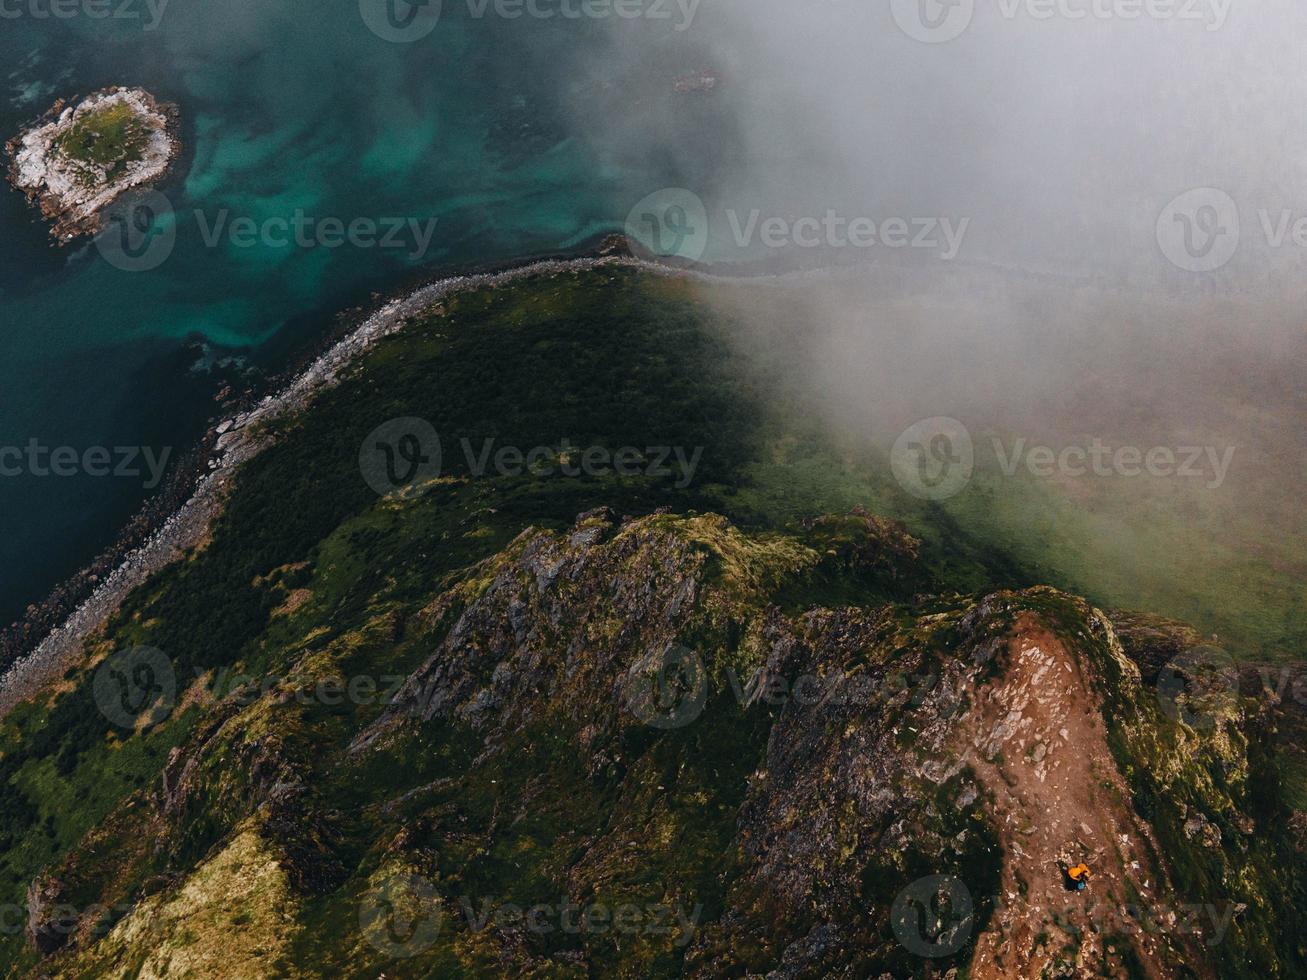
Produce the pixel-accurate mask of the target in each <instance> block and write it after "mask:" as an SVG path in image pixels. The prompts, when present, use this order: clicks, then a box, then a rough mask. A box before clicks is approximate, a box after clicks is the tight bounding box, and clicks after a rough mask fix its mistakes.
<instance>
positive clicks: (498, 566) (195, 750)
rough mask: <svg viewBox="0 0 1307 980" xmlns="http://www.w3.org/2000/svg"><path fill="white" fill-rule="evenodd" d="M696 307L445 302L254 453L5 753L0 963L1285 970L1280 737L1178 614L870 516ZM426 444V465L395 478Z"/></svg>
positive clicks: (611, 285) (1290, 893)
mask: <svg viewBox="0 0 1307 980" xmlns="http://www.w3.org/2000/svg"><path fill="white" fill-rule="evenodd" d="M596 279H599V280H601V281H602V288H600V289H598V290H595V289H594V282H595V280H596ZM677 288H678V287H677V286H676V284H672V283H659V284H656V285H655V286H653V287H650V286H649V285H648V284H639V285H636V284H635V277H634V276H628V275H627V274H626V273H623V272H613V271H600V272H598V273H595V274H594V275H593V276H591V277H589V278H588V279H586V278H582V277H571V276H559V277H555V278H550V279H545V280H544V281H542V282H541V283H535V284H532V285H531V287H530V288H529V289H528V288H525V287H523V288H520V289H519V288H516V287H515V288H514V289H513V290H500V291H496V290H484V291H479V292H476V293H472V294H468V295H460V296H455V297H451V298H449V299H448V300H447V302H446V304H445V305H444V306H442V308H441V309H440V310H438V311H432V312H430V313H429V314H428V315H427V316H425V317H422V318H418V319H417V320H416V321H415V322H414V323H413V324H412V325H410V327H409V328H407V329H406V330H405V331H403V332H401V334H400V335H398V336H395V337H392V338H389V339H388V340H386V341H385V342H383V343H381V344H379V345H378V347H377V349H376V350H375V351H374V352H372V353H371V354H369V355H368V357H367V359H366V360H365V361H364V362H363V363H361V364H359V365H358V366H357V367H356V368H355V369H353V370H352V371H349V372H346V373H345V377H344V378H343V380H342V383H341V384H340V385H339V386H338V387H337V388H335V389H331V390H329V391H325V392H323V393H322V394H321V395H320V396H319V397H318V398H317V399H316V400H315V402H314V403H313V404H312V405H311V406H310V407H309V408H308V410H307V411H305V412H304V413H302V414H301V415H297V416H295V417H293V418H287V419H283V420H280V421H279V422H278V423H277V426H275V427H274V428H273V429H270V430H269V431H268V432H267V433H266V435H267V437H268V438H269V440H270V442H271V443H272V445H271V446H270V448H269V449H267V450H266V451H265V452H264V453H263V454H260V455H259V456H258V457H256V458H254V459H251V460H250V461H249V462H248V463H246V464H245V465H244V467H243V468H242V469H241V470H240V471H239V473H237V474H236V475H235V476H234V477H233V488H232V491H231V494H230V497H229V499H228V502H227V505H226V509H225V511H224V514H223V516H222V517H221V518H220V519H219V521H218V522H217V523H216V524H215V526H214V529H213V533H212V535H211V536H210V537H209V538H208V539H206V540H205V541H204V543H203V544H202V545H201V546H200V547H199V548H197V549H195V550H194V551H193V552H192V553H190V554H189V555H188V556H187V557H186V558H185V559H183V560H182V561H179V562H177V563H176V564H174V565H172V566H169V567H168V568H165V569H163V570H162V571H160V572H158V573H156V574H155V575H154V576H153V577H152V578H151V579H150V580H149V581H148V582H146V583H145V584H144V585H143V586H141V587H140V588H139V589H137V590H136V591H135V592H134V593H133V594H132V595H131V596H129V597H128V599H127V601H126V602H125V603H124V604H123V606H122V608H121V609H120V610H119V611H118V613H117V615H116V616H114V617H113V619H112V620H111V622H110V623H109V625H108V626H107V627H106V629H105V630H104V631H103V632H102V633H101V634H98V635H97V636H96V637H94V638H93V639H92V641H91V642H90V643H88V644H87V647H86V649H85V651H84V656H83V658H82V659H81V660H80V661H79V662H78V663H76V664H75V665H74V666H73V668H72V669H71V670H69V671H68V673H67V674H66V675H65V676H64V677H62V678H60V679H59V680H58V681H57V682H56V683H55V684H53V685H52V686H51V687H50V688H49V689H47V690H45V691H43V692H42V693H41V694H40V696H39V697H37V698H35V699H34V700H32V701H30V702H27V703H24V704H22V705H19V706H18V707H17V708H16V709H15V710H14V711H13V712H12V713H10V714H9V715H8V716H6V717H5V718H4V720H3V722H2V723H0V785H3V786H4V787H5V790H6V792H5V795H4V796H3V797H0V889H3V897H2V899H0V963H3V965H4V967H5V971H4V972H5V973H7V974H9V975H15V976H29V975H31V976H42V975H53V976H69V977H73V976H97V977H98V976H117V977H135V976H176V975H183V974H187V973H189V974H190V975H194V976H224V977H263V976H306V977H307V976H322V975H332V976H334V975H340V976H357V977H376V976H379V975H383V974H384V975H385V976H387V977H425V976H432V975H436V976H460V975H469V976H502V975H505V974H515V973H516V974H521V975H524V976H576V977H582V976H595V975H601V976H609V975H616V976H632V977H635V976H639V977H644V976H687V975H688V976H698V977H715V976H741V975H769V976H776V977H826V976H836V977H862V976H873V977H878V978H879V977H883V976H885V975H889V976H891V977H907V976H948V975H949V972H950V971H952V970H956V971H957V973H956V974H954V976H1029V977H1039V976H1102V975H1108V976H1121V977H1136V976H1148V977H1171V976H1177V977H1184V976H1220V977H1226V976H1230V977H1239V976H1249V977H1252V976H1258V977H1274V976H1284V977H1289V976H1295V975H1300V974H1301V973H1302V972H1303V970H1304V966H1305V960H1307V955H1305V954H1304V950H1303V948H1302V940H1301V939H1300V938H1299V937H1301V936H1303V935H1304V934H1307V930H1304V929H1303V922H1302V915H1301V912H1300V909H1302V908H1303V907H1304V903H1303V899H1304V896H1303V886H1302V868H1303V859H1302V845H1303V840H1302V822H1303V818H1302V815H1301V814H1295V812H1294V811H1293V809H1292V808H1291V806H1290V805H1289V804H1288V803H1287V802H1286V800H1287V799H1288V796H1287V794H1286V793H1285V792H1284V791H1283V788H1282V787H1281V786H1280V785H1279V774H1280V772H1281V770H1280V768H1279V765H1280V758H1281V757H1280V755H1278V754H1277V752H1278V749H1277V743H1276V741H1275V739H1276V738H1277V737H1283V735H1282V733H1280V734H1277V730H1278V729H1281V728H1283V727H1284V726H1285V725H1287V724H1289V718H1288V716H1286V715H1284V714H1283V712H1281V711H1279V710H1269V709H1268V705H1269V702H1267V701H1266V700H1265V699H1262V698H1251V697H1244V696H1241V695H1240V694H1239V692H1238V677H1237V676H1236V677H1235V678H1234V683H1233V684H1231V683H1228V681H1229V680H1230V677H1229V672H1228V671H1227V670H1225V666H1224V664H1223V662H1222V661H1221V659H1220V657H1219V656H1218V655H1217V654H1216V653H1214V652H1213V651H1211V650H1209V649H1208V648H1206V647H1204V645H1203V643H1202V640H1201V638H1200V637H1199V636H1198V635H1197V634H1196V633H1195V632H1194V631H1192V630H1189V629H1187V628H1186V627H1184V626H1183V625H1181V624H1177V623H1172V622H1169V621H1166V620H1161V619H1156V618H1153V617H1148V616H1145V615H1141V614H1132V613H1123V612H1119V611H1116V610H1109V611H1106V612H1105V611H1102V610H1100V609H1098V608H1096V607H1095V605H1094V604H1093V603H1091V602H1089V601H1087V600H1085V599H1082V598H1079V597H1076V596H1073V595H1069V594H1067V593H1066V592H1064V591H1059V590H1057V589H1053V588H1049V587H1046V586H1038V585H1033V584H1032V583H1031V582H1030V581H1029V580H1028V577H1027V576H1025V575H1023V574H1022V571H1021V570H1020V569H1019V568H1014V567H1012V566H1011V565H1010V564H1007V563H1005V562H1004V561H1003V560H1002V557H1001V556H995V555H992V554H990V553H988V552H987V551H986V549H984V548H980V547H977V545H976V542H974V541H972V540H970V539H969V538H968V537H967V535H966V532H965V530H964V529H961V528H957V527H954V526H950V525H948V524H946V523H936V524H931V523H928V522H922V523H920V524H919V525H918V526H914V527H911V528H909V527H907V526H905V525H904V524H902V523H899V522H898V521H895V520H889V519H885V518H883V517H879V516H876V515H874V514H873V513H871V511H872V510H875V509H876V508H875V507H870V506H869V507H868V509H862V508H861V507H859V508H853V507H852V506H851V504H852V502H853V501H849V500H848V498H849V497H852V498H854V500H855V501H857V502H861V501H862V500H864V499H865V500H866V501H867V503H868V504H872V503H875V502H877V501H878V500H879V501H880V502H882V503H887V504H894V503H896V498H894V497H893V496H891V495H890V494H889V493H888V492H886V491H884V488H883V486H881V485H879V484H876V483H874V482H872V481H867V482H860V483H854V482H853V481H848V480H846V479H845V474H844V473H843V471H841V470H839V468H838V466H837V465H836V464H832V463H831V462H830V456H829V455H824V454H826V453H827V450H825V449H823V448H822V447H821V444H820V443H819V442H817V441H816V439H815V438H814V439H809V440H808V441H804V440H803V439H799V438H796V437H793V434H792V432H789V431H780V430H778V429H775V428H771V427H770V426H772V423H771V421H770V417H769V415H768V413H767V411H766V408H765V405H763V404H762V399H760V398H758V397H757V393H758V392H759V391H765V390H768V389H767V388H766V386H765V385H764V384H763V383H762V382H761V381H758V380H757V379H756V377H755V378H753V379H752V380H750V376H749V375H747V374H746V373H744V370H743V368H741V369H740V370H739V371H738V372H737V371H736V369H735V367H738V366H735V367H732V366H731V356H732V355H731V354H730V348H728V347H727V346H726V345H724V344H721V343H719V342H718V341H717V340H715V339H714V335H713V333H712V331H711V330H710V329H706V328H703V327H702V326H694V327H693V328H692V327H691V326H687V324H690V323H692V321H691V320H690V318H689V314H688V313H686V311H685V307H683V306H681V305H678V298H677V293H676V290H677ZM651 289H652V290H653V291H654V294H653V296H652V297H651ZM653 300H656V302H654V301H653ZM651 309H657V310H660V317H661V319H660V320H659V322H657V323H652V322H651V321H650V319H649V317H650V314H649V312H648V311H649V310H651ZM578 311H579V312H578ZM613 324H620V325H621V326H620V329H618V328H616V327H614V328H613V329H612V330H611V332H610V333H604V332H602V330H601V328H602V327H605V326H607V327H612V325H613ZM669 324H670V326H669ZM456 326H457V329H456ZM728 367H731V369H730V370H728V369H727V368H728ZM576 377H580V378H582V379H584V383H582V384H577V383H576V382H575V378H576ZM632 377H638V378H639V379H640V381H639V383H633V382H630V381H629V379H630V378H632ZM742 378H743V379H745V380H741V379H742ZM764 380H765V379H764ZM669 392H670V394H669ZM415 417H416V418H428V419H437V420H439V421H440V435H441V439H442V442H443V445H444V447H445V449H446V452H445V454H444V461H443V462H444V465H443V469H442V470H441V472H439V473H435V474H429V475H428V477H429V478H428V479H426V480H425V481H424V482H420V483H419V482H409V483H406V484H405V485H403V486H400V485H396V486H394V487H392V488H389V489H387V488H384V487H383V488H382V490H380V491H379V490H378V489H377V488H376V487H375V486H373V485H370V483H369V481H368V479H367V475H368V472H369V471H368V470H367V468H366V467H365V466H361V464H360V456H361V455H364V456H366V455H367V453H368V451H369V449H370V448H371V447H374V446H375V445H376V442H377V439H378V437H377V435H376V433H377V432H378V431H381V430H379V427H381V426H384V425H386V424H388V420H393V419H396V418H415ZM560 436H567V437H569V439H570V446H572V447H577V446H587V445H589V446H598V447H601V448H603V449H604V450H605V451H607V452H608V454H609V455H608V457H607V458H608V459H610V460H611V459H617V458H619V454H620V453H623V452H624V450H626V449H631V447H641V448H640V449H638V450H634V449H631V451H632V452H634V453H635V454H636V455H635V456H632V457H625V456H623V457H620V458H631V459H639V460H642V461H643V462H644V464H645V465H643V466H641V467H638V468H637V469H638V472H636V473H634V474H619V473H614V472H612V471H611V469H606V470H603V471H597V472H585V473H580V474H579V475H571V474H569V473H567V472H566V471H565V470H564V467H563V465H562V464H563V460H564V458H570V454H571V452H572V450H570V449H566V448H561V447H560ZM486 440H491V441H492V442H493V445H492V455H493V452H494V451H497V450H498V449H499V448H501V447H503V446H509V447H518V448H520V449H521V450H523V451H524V452H525V451H526V450H530V449H531V448H533V447H545V452H544V454H543V455H542V456H539V457H538V459H542V460H544V461H545V462H547V463H549V464H550V469H549V472H545V471H544V469H545V468H544V467H540V468H538V469H536V470H532V469H530V468H529V467H525V466H524V467H505V468H503V469H502V470H499V471H491V472H486V471H479V470H477V469H476V467H475V465H474V464H475V463H476V460H477V459H479V458H481V457H480V455H479V454H480V451H481V450H480V448H479V447H481V446H483V444H484V443H485V441H486ZM465 442H466V444H467V445H470V446H472V447H473V448H474V451H473V452H472V453H471V454H470V456H469V455H466V454H465V452H464V449H463V447H464V444H465ZM678 446H679V447H681V448H682V449H683V450H684V453H683V458H684V459H687V460H688V459H696V460H699V462H698V464H697V465H698V469H697V470H696V471H695V472H694V473H691V474H690V476H692V477H693V479H684V478H685V476H686V473H685V472H684V471H677V470H675V469H671V470H665V469H660V468H658V467H656V466H654V465H653V462H652V461H655V460H657V459H658V458H659V457H660V456H661V455H662V454H661V450H659V448H658V447H678ZM696 447H702V452H701V453H700V454H698V455H696V454H695V453H694V449H695V448H696ZM408 448H409V449H412V447H411V446H409V447H408ZM417 448H418V450H422V449H423V446H422V445H419V446H418V447H417ZM551 453H553V455H551ZM423 455H426V456H428V458H429V457H430V456H431V454H430V453H426V454H424V453H422V452H420V451H419V452H417V453H414V452H408V453H407V455H403V454H397V457H398V458H399V462H404V461H405V460H407V461H409V462H411V463H412V464H413V465H414V468H415V469H417V468H420V466H421V465H426V464H425V463H424V462H423V461H422V459H421V457H422V456H423ZM662 458H664V459H675V458H676V456H675V454H674V453H670V450H669V454H668V455H667V456H664V457H662ZM778 459H780V460H782V462H783V463H784V465H783V466H782V465H780V464H778V463H777V462H776V460H778ZM391 462H392V463H393V462H395V460H391ZM372 475H373V476H374V477H375V476H376V474H372ZM849 487H854V488H855V489H856V492H853V491H850V490H849V489H848V488H849ZM832 504H834V505H835V506H831V505H832ZM840 504H843V506H840ZM1080 860H1083V861H1086V862H1087V863H1089V864H1090V865H1091V867H1092V868H1093V869H1094V878H1093V880H1092V882H1091V884H1090V886H1089V888H1088V890H1087V891H1085V892H1071V891H1067V890H1066V889H1065V885H1064V881H1063V878H1062V874H1061V870H1060V868H1059V867H1058V863H1059V862H1071V861H1080Z"/></svg>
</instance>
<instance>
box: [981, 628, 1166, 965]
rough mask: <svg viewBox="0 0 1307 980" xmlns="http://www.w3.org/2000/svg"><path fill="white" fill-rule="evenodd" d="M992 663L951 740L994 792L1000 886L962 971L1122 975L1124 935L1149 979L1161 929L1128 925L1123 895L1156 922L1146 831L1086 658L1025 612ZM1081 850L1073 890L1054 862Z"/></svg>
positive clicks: (1159, 951)
mask: <svg viewBox="0 0 1307 980" xmlns="http://www.w3.org/2000/svg"><path fill="white" fill-rule="evenodd" d="M999 656H1000V657H1005V658H1006V662H1005V663H1001V664H1000V671H999V673H998V675H997V676H996V677H995V678H994V679H992V680H989V681H987V682H986V683H984V684H983V685H982V686H981V687H980V688H979V690H978V691H977V695H976V698H975V699H974V701H973V703H972V704H971V705H970V707H969V708H968V710H967V713H966V714H965V715H964V716H963V718H962V719H961V725H960V727H959V732H960V735H961V737H962V738H964V739H965V740H966V742H967V743H968V744H966V745H964V746H962V747H961V751H962V752H963V754H964V756H965V759H966V761H967V762H968V763H969V764H970V765H971V766H972V767H973V768H974V770H975V772H976V774H977V776H978V778H979V779H980V782H981V784H982V785H983V787H984V788H985V790H986V791H988V792H989V793H990V794H992V796H993V800H994V807H993V811H992V812H993V813H994V815H995V818H996V820H997V823H998V830H999V837H1000V840H1001V842H1002V845H1003V852H1004V857H1003V871H1002V881H1001V885H1000V894H999V896H998V901H997V903H996V908H995V912H994V915H993V918H992V919H991V920H990V923H989V926H988V928H987V930H986V931H985V933H983V934H982V935H981V936H980V938H979V939H978V940H977V945H976V952H975V955H974V958H973V960H972V965H971V970H970V972H969V977H971V978H975V980H988V978H999V977H1008V978H1010V977H1041V976H1076V977H1089V976H1094V977H1101V976H1104V975H1108V976H1121V977H1124V976H1128V975H1131V974H1130V971H1129V968H1128V965H1127V959H1126V958H1127V957H1128V955H1129V954H1128V951H1127V950H1126V949H1125V948H1124V947H1126V946H1131V947H1133V953H1134V958H1135V959H1137V961H1138V964H1139V965H1140V966H1141V967H1142V968H1143V971H1144V972H1145V974H1146V975H1147V976H1149V977H1152V978H1162V977H1169V976H1172V975H1173V970H1172V969H1171V967H1170V966H1169V965H1168V962H1167V955H1166V945H1165V941H1164V938H1163V937H1162V936H1160V935H1159V934H1158V933H1157V932H1156V931H1152V932H1149V931H1146V930H1140V929H1138V928H1137V927H1136V926H1135V925H1134V922H1133V920H1132V919H1130V918H1129V917H1128V916H1127V914H1126V912H1125V911H1124V907H1125V906H1127V905H1135V906H1143V907H1145V908H1146V909H1147V910H1148V912H1149V914H1150V915H1152V916H1157V915H1160V916H1161V917H1162V919H1163V921H1165V919H1166V917H1167V913H1166V912H1165V911H1163V906H1162V903H1161V901H1160V896H1161V895H1162V894H1164V893H1165V892H1167V891H1169V889H1168V888H1167V887H1166V886H1165V883H1164V882H1159V881H1158V880H1157V879H1158V872H1157V870H1156V868H1154V867H1153V866H1152V862H1151V861H1150V860H1149V858H1148V853H1149V851H1150V850H1151V852H1152V853H1158V851H1157V849H1156V845H1155V842H1154V843H1153V844H1152V846H1151V847H1149V846H1147V845H1146V843H1145V842H1146V841H1147V840H1150V839H1151V836H1152V831H1151V828H1149V827H1148V825H1147V824H1146V823H1145V822H1144V821H1142V820H1141V819H1139V818H1138V817H1137V816H1136V815H1135V813H1134V812H1133V810H1132V809H1131V807H1130V806H1129V804H1128V802H1127V801H1128V800H1129V799H1130V794H1129V790H1128V788H1127V786H1126V784H1125V780H1124V779H1123V778H1122V776H1121V774H1120V772H1119V771H1118V770H1117V767H1116V763H1115V761H1114V760H1113V758H1112V755H1111V752H1110V750H1109V748H1108V745H1107V739H1106V729H1105V726H1104V723H1103V718H1102V713H1101V710H1102V709H1101V702H1100V699H1099V698H1098V696H1097V695H1096V694H1095V693H1094V690H1093V686H1092V684H1090V683H1089V679H1088V678H1087V677H1086V676H1085V666H1084V664H1082V662H1081V660H1080V659H1079V658H1077V657H1075V656H1073V655H1072V654H1071V653H1070V652H1069V651H1068V650H1067V649H1066V647H1065V646H1064V645H1063V643H1062V642H1061V641H1060V640H1058V639H1057V637H1055V636H1054V635H1053V634H1052V633H1051V632H1049V631H1048V630H1047V629H1046V628H1045V627H1043V626H1042V625H1041V624H1040V622H1039V621H1038V619H1037V618H1036V617H1034V616H1033V615H1031V614H1026V615H1025V616H1023V617H1022V618H1021V619H1020V620H1018V622H1017V624H1016V627H1015V629H1014V630H1013V633H1012V635H1011V636H1010V638H1009V640H1008V644H1007V648H1006V652H1005V653H1000V654H999ZM1080 861H1084V862H1085V863H1087V864H1088V865H1089V866H1090V867H1091V868H1092V869H1093V879H1092V881H1091V883H1090V885H1089V888H1088V889H1087V890H1086V891H1084V892H1075V891H1069V890H1067V888H1066V887H1065V883H1064V879H1063V875H1062V871H1061V869H1060V867H1059V864H1065V865H1066V866H1070V865H1074V864H1076V863H1078V862H1080Z"/></svg>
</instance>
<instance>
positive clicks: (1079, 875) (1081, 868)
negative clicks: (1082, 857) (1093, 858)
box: [1066, 863, 1090, 892]
mask: <svg viewBox="0 0 1307 980" xmlns="http://www.w3.org/2000/svg"><path fill="white" fill-rule="evenodd" d="M1089 875H1090V871H1089V865H1087V864H1084V863H1081V864H1077V865H1076V866H1075V867H1074V868H1068V869H1067V873H1066V876H1067V877H1068V878H1070V879H1071V883H1072V884H1073V885H1075V889H1076V891H1078V892H1082V891H1084V890H1085V888H1086V886H1088V884H1089Z"/></svg>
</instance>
